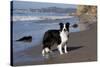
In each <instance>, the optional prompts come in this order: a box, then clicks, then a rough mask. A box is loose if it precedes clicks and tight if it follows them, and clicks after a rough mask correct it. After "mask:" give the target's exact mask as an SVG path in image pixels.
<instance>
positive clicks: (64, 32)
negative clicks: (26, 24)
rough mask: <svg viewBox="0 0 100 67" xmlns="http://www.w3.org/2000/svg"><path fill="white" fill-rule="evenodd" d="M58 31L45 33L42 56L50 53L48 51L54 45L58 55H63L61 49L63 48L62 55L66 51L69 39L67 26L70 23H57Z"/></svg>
mask: <svg viewBox="0 0 100 67" xmlns="http://www.w3.org/2000/svg"><path fill="white" fill-rule="evenodd" d="M59 25H60V29H59V30H48V31H46V32H45V34H44V37H43V50H42V55H43V56H45V54H46V53H50V52H52V51H51V50H50V49H51V47H52V46H53V45H54V44H57V48H58V50H59V52H60V54H61V55H62V54H63V51H62V48H63V47H64V53H68V51H67V45H66V44H67V42H68V37H69V25H70V23H66V24H63V23H59Z"/></svg>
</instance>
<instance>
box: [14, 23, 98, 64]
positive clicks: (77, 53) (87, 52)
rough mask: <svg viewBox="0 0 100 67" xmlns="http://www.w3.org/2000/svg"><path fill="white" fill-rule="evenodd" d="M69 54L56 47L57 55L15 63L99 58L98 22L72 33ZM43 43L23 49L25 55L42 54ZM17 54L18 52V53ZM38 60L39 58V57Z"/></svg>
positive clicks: (79, 60) (63, 61)
mask: <svg viewBox="0 0 100 67" xmlns="http://www.w3.org/2000/svg"><path fill="white" fill-rule="evenodd" d="M67 45H68V52H69V53H68V54H63V55H59V54H58V51H57V50H56V49H55V50H54V53H57V55H55V56H53V57H50V58H48V59H44V60H43V58H42V60H39V61H27V62H24V61H23V62H18V63H15V64H14V65H15V66H16V65H40V64H55V63H72V62H86V61H87V62H88V61H96V60H97V24H96V23H94V24H91V25H90V29H88V30H85V31H81V32H75V33H71V34H70V37H69V42H68V44H67ZM41 50H42V47H41V45H38V46H35V47H32V48H30V49H28V50H25V51H22V52H20V53H23V54H24V55H28V56H32V57H33V59H34V58H35V57H37V56H41ZM16 55H17V54H16ZM37 60H38V59H37Z"/></svg>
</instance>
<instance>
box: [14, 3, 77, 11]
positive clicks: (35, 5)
mask: <svg viewBox="0 0 100 67" xmlns="http://www.w3.org/2000/svg"><path fill="white" fill-rule="evenodd" d="M54 6H55V7H61V8H76V5H71V4H57V3H43V2H42V3H41V2H25V1H14V2H13V7H14V8H23V9H24V8H45V7H54Z"/></svg>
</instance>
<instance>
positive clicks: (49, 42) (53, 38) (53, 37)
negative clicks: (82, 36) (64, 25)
mask: <svg viewBox="0 0 100 67" xmlns="http://www.w3.org/2000/svg"><path fill="white" fill-rule="evenodd" d="M59 34H60V32H59V30H48V31H47V32H45V34H44V38H43V44H44V45H43V49H44V48H46V47H48V48H49V49H50V48H51V46H53V45H54V44H60V43H61V38H60V35H59Z"/></svg>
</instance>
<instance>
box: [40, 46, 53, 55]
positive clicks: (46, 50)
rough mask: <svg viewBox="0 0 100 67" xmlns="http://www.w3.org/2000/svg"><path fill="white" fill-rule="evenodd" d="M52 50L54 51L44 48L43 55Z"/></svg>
mask: <svg viewBox="0 0 100 67" xmlns="http://www.w3.org/2000/svg"><path fill="white" fill-rule="evenodd" d="M50 52H52V51H51V50H50V49H49V48H47V47H46V48H44V49H43V50H42V55H43V56H45V54H47V53H50Z"/></svg>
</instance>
